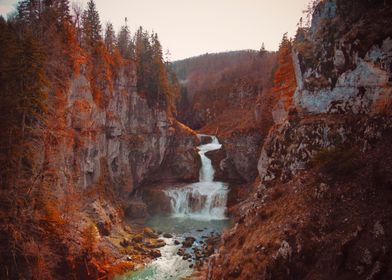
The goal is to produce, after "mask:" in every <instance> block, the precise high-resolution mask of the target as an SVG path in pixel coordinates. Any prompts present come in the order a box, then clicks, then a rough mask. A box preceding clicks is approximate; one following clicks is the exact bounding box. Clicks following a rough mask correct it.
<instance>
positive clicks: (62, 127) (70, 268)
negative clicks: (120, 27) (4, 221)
mask: <svg viewBox="0 0 392 280" xmlns="http://www.w3.org/2000/svg"><path fill="white" fill-rule="evenodd" d="M52 91H53V92H50V98H49V100H48V103H49V107H50V108H51V110H50V112H49V115H48V118H47V124H46V125H47V127H46V128H45V129H43V130H42V133H43V139H42V141H37V142H36V144H35V149H34V165H33V166H34V168H35V169H34V170H36V171H35V172H37V173H38V175H37V176H39V178H41V177H42V178H43V179H42V183H40V188H38V189H35V188H34V190H32V189H33V187H32V188H31V189H30V191H32V193H33V194H34V197H38V198H39V200H42V202H41V201H38V202H37V203H39V204H38V205H40V207H41V208H42V209H39V211H38V210H37V212H34V213H35V214H34V215H35V218H34V219H35V220H38V221H41V223H42V224H41V223H40V224H34V226H33V228H34V229H35V228H39V229H40V230H41V231H42V232H43V234H41V235H37V236H36V239H35V240H30V239H29V237H28V236H26V240H25V239H19V246H20V247H22V248H23V250H24V251H23V253H24V254H25V256H28V257H29V258H31V260H32V262H33V263H32V264H33V265H29V266H26V269H18V270H17V271H16V272H15V273H17V274H19V275H20V277H25V278H30V277H31V273H34V269H40V270H41V271H44V273H47V274H45V275H47V277H52V276H50V275H53V273H54V274H56V273H58V274H57V275H56V277H55V278H56V279H63V278H62V277H63V276H64V277H65V278H67V277H71V276H70V275H73V276H72V277H75V278H78V279H97V278H99V277H101V276H103V275H110V274H111V273H120V272H122V271H123V270H125V269H134V268H135V267H137V266H142V265H143V264H144V263H145V262H148V261H149V260H151V259H153V258H156V257H158V256H159V254H158V253H157V251H156V248H157V247H160V246H161V245H160V244H155V243H156V240H155V239H156V238H151V236H149V235H148V234H144V233H143V228H141V229H138V228H136V227H132V228H130V227H128V226H125V225H124V220H125V218H126V217H125V215H128V216H129V218H145V217H146V216H147V215H148V213H147V206H146V204H145V203H144V202H143V201H142V200H141V198H140V195H139V193H140V191H141V189H142V186H143V185H144V182H145V181H146V179H147V178H149V180H151V178H154V179H155V180H160V181H164V180H166V178H171V180H176V181H178V182H181V181H184V182H187V181H192V180H194V181H196V180H197V178H198V171H199V157H198V155H197V152H196V150H195V147H196V146H197V145H198V141H199V140H198V138H197V137H196V134H195V132H193V131H192V130H191V129H189V128H187V127H186V126H184V125H183V124H181V123H179V122H178V121H177V120H175V118H173V117H172V116H171V113H170V112H168V111H167V110H166V109H165V108H161V107H160V106H158V105H157V106H149V105H148V102H147V100H146V98H145V97H144V96H141V95H139V94H138V92H137V90H136V72H135V67H134V65H133V64H132V63H131V64H128V65H124V66H122V67H121V68H120V69H118V72H117V75H116V76H115V77H114V78H113V87H106V88H104V90H103V91H102V92H101V94H102V95H101V96H100V97H101V98H98V97H97V96H99V95H97V93H96V92H94V90H93V89H92V87H91V83H90V81H89V80H88V79H87V78H86V76H85V75H84V74H83V73H79V74H76V75H75V76H74V77H73V78H72V79H71V80H70V84H69V87H67V89H66V90H63V91H62V90H58V89H57V88H56V90H52ZM178 166H181V168H178ZM158 169H162V171H160V173H159V174H158V173H156V170H158ZM2 203H3V204H4V203H5V202H2ZM4 205H5V206H6V204H4ZM25 216H26V215H21V217H25ZM31 223H32V222H31V220H24V218H21V220H20V221H19V223H18V225H20V227H21V229H15V230H14V234H19V233H18V232H19V231H20V233H23V234H24V233H26V232H30V231H31V229H29V227H31V226H29V225H31ZM143 234H144V235H143ZM140 235H141V236H142V238H141V239H140V238H137V239H135V240H133V239H134V238H135V237H137V236H140ZM18 236H19V235H18ZM154 236H155V235H153V236H152V237H154ZM47 239H48V240H47ZM124 240H128V241H127V242H128V243H127V242H125V241H124ZM129 240H130V241H129ZM124 242H125V243H124ZM37 244H39V245H37ZM151 244H152V245H151ZM155 245H156V246H155ZM34 246H35V247H34ZM36 246H41V247H42V249H40V250H38V251H37V250H35V249H34V248H36ZM41 247H40V248H41ZM17 259H18V260H17V263H23V262H24V261H25V260H24V259H22V258H20V259H19V257H17ZM36 260H41V261H42V265H45V267H44V268H43V267H41V266H39V265H35V261H36ZM4 261H5V260H4ZM38 264H39V263H38ZM1 273H2V275H5V273H7V272H6V271H3V269H2V270H1ZM3 273H4V274H3Z"/></svg>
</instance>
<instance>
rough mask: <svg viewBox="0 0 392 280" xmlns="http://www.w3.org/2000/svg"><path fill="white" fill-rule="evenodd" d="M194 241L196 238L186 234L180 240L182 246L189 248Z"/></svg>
mask: <svg viewBox="0 0 392 280" xmlns="http://www.w3.org/2000/svg"><path fill="white" fill-rule="evenodd" d="M195 241H196V238H194V237H193V236H188V237H186V238H185V240H184V241H183V242H182V247H184V248H190V247H192V245H193V243H194V242H195Z"/></svg>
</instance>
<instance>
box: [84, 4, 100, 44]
mask: <svg viewBox="0 0 392 280" xmlns="http://www.w3.org/2000/svg"><path fill="white" fill-rule="evenodd" d="M82 24H83V38H82V40H83V45H84V46H85V47H86V48H87V49H90V51H91V50H92V49H94V47H96V46H97V43H98V42H99V41H101V39H102V37H101V31H102V27H101V21H100V19H99V14H98V11H97V9H96V6H95V3H94V1H93V0H90V1H89V2H88V3H87V10H85V11H84V13H83V17H82Z"/></svg>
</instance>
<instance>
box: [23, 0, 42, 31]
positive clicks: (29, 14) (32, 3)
mask: <svg viewBox="0 0 392 280" xmlns="http://www.w3.org/2000/svg"><path fill="white" fill-rule="evenodd" d="M17 12H18V20H20V21H22V22H24V23H25V25H33V24H36V22H37V21H38V19H39V18H40V16H41V12H42V3H41V1H40V0H22V1H20V2H19V3H18V6H17Z"/></svg>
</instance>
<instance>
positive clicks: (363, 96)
mask: <svg viewBox="0 0 392 280" xmlns="http://www.w3.org/2000/svg"><path fill="white" fill-rule="evenodd" d="M350 7H351V8H352V9H353V12H352V13H351V12H350ZM361 9H362V10H363V11H365V10H366V13H359V14H358V13H357V12H358V10H361ZM391 9H392V7H391V5H390V4H387V3H386V2H383V1H377V2H376V3H372V4H369V3H368V2H366V1H357V2H353V1H346V2H344V1H338V0H337V1H334V0H326V1H321V2H320V3H319V4H318V5H317V6H316V7H315V9H314V14H313V20H312V26H311V27H310V28H309V29H305V28H300V29H299V30H298V33H297V36H296V39H295V40H294V41H293V42H292V43H291V44H292V51H291V52H290V53H289V56H290V59H292V65H293V67H292V68H291V70H290V71H289V72H288V73H289V75H280V78H279V77H278V74H279V67H278V70H277V72H276V73H275V88H276V84H277V82H279V80H280V83H281V84H282V85H288V84H290V83H291V82H290V81H292V80H295V83H296V89H295V90H289V91H288V90H287V89H285V88H282V89H279V90H277V91H276V94H277V95H278V98H279V100H278V102H277V103H276V106H274V111H273V112H272V115H273V116H274V122H275V124H274V125H273V126H272V128H271V129H270V131H269V134H268V136H267V137H266V139H265V141H264V143H263V147H262V149H261V154H260V157H259V162H258V171H259V177H260V180H261V182H258V181H256V182H255V184H254V189H255V192H254V193H253V194H251V195H250V197H249V198H248V199H247V200H246V201H244V202H243V203H241V205H239V206H238V215H237V217H236V225H235V226H234V228H233V229H232V230H230V231H229V232H227V233H226V234H225V235H224V237H223V245H222V247H221V248H220V251H219V252H218V254H217V255H216V258H215V259H214V260H213V261H212V262H213V269H212V274H213V277H212V278H213V279H235V278H237V279H332V278H333V279H354V278H355V279H388V278H390V277H391V275H392V271H391V270H390V267H391V266H390V258H389V257H388V256H389V254H390V252H391V250H392V244H391V242H390V241H389V240H388V238H387V236H389V235H390V234H391V233H392V223H391V213H392V207H391V204H390V199H391V197H392V193H391V188H390V186H391V178H392V166H391V164H390V162H391V161H390V157H391V150H390V147H389V144H388V143H390V141H391V133H392V123H391V114H392V110H391V108H392V107H391V104H392V99H391V98H392V91H391V90H392V86H391V77H392V68H391V58H392V48H391V38H392V32H391V31H392V30H391V28H390V27H389V26H387V25H386V24H387V23H386V21H387V19H388V16H387V15H388V14H390V13H391ZM286 57H288V55H286ZM290 73H291V74H290ZM286 74H287V73H286ZM278 78H279V79H278Z"/></svg>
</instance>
